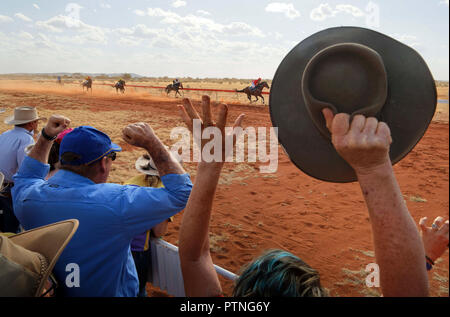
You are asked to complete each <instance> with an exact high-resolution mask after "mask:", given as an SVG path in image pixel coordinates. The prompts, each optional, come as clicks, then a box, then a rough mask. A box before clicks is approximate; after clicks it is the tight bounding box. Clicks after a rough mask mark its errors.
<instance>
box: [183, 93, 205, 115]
mask: <svg viewBox="0 0 450 317" xmlns="http://www.w3.org/2000/svg"><path fill="white" fill-rule="evenodd" d="M183 105H184V109H185V110H186V112H187V114H188V115H189V117H190V118H191V120H194V119H198V120H201V118H200V116H199V115H198V112H197V110H195V108H194V106H193V105H192V103H191V100H189V99H188V98H184V99H183Z"/></svg>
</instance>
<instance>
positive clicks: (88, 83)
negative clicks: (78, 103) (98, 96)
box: [81, 78, 92, 93]
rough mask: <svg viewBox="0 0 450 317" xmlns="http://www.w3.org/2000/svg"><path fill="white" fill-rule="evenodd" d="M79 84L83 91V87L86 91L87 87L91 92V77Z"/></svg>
mask: <svg viewBox="0 0 450 317" xmlns="http://www.w3.org/2000/svg"><path fill="white" fill-rule="evenodd" d="M81 86H82V87H83V91H84V88H86V91H87V92H88V91H89V89H90V90H91V93H92V79H91V78H88V79H86V80H85V81H84V82H83V83H82V84H81Z"/></svg>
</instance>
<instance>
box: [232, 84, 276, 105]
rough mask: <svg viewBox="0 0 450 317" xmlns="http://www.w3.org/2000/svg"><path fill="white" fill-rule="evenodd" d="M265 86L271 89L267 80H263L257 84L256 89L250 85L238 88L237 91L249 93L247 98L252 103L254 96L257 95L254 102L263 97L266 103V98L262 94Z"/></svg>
mask: <svg viewBox="0 0 450 317" xmlns="http://www.w3.org/2000/svg"><path fill="white" fill-rule="evenodd" d="M264 88H267V89H270V87H269V85H268V84H267V82H265V81H263V82H261V83H259V84H258V86H256V87H255V88H254V89H251V88H250V87H246V88H244V89H242V90H237V89H236V92H243V93H246V94H247V98H248V100H250V103H252V102H253V101H252V96H255V97H256V100H255V101H254V102H257V101H258V100H259V99H258V97H261V98H262V100H263V104H265V100H264V97H263V96H262V91H263V89H264Z"/></svg>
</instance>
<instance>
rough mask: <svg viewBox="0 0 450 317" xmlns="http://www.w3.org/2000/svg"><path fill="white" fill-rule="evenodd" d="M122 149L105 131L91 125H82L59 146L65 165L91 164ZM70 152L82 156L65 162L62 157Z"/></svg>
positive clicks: (62, 162) (60, 155) (62, 161)
mask: <svg viewBox="0 0 450 317" xmlns="http://www.w3.org/2000/svg"><path fill="white" fill-rule="evenodd" d="M121 151H122V148H121V147H120V146H118V145H117V144H114V143H112V142H111V139H110V138H109V136H107V135H106V134H105V133H103V132H101V131H99V130H97V129H95V128H93V127H90V126H81V127H78V128H76V129H74V130H73V131H72V132H70V133H69V134H67V135H66V136H65V137H64V138H63V140H62V142H61V146H60V148H59V158H60V161H61V164H63V165H89V164H91V163H94V162H95V161H98V160H99V159H101V158H102V157H104V156H106V155H108V154H109V153H111V152H121ZM69 152H70V153H74V154H76V155H78V156H80V158H79V159H76V160H73V161H71V162H65V161H64V160H62V159H61V157H62V155H63V154H64V153H69Z"/></svg>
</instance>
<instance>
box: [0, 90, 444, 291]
mask: <svg viewBox="0 0 450 317" xmlns="http://www.w3.org/2000/svg"><path fill="white" fill-rule="evenodd" d="M108 88H109V87H108ZM108 88H105V89H103V88H102V89H96V88H95V86H94V93H93V94H90V93H88V94H87V93H83V92H82V91H81V88H80V87H77V86H64V87H58V86H56V85H55V84H46V85H44V84H39V85H38V84H33V83H31V82H13V81H0V109H1V108H4V109H5V110H6V112H5V113H2V114H0V119H1V120H0V133H2V132H4V131H6V130H7V129H9V126H7V125H5V124H4V123H3V120H4V118H5V117H6V116H8V115H11V114H12V113H13V109H14V107H16V106H22V105H32V106H36V107H38V110H39V113H40V115H44V116H50V115H51V114H54V113H58V114H62V115H65V116H67V117H69V118H71V119H72V126H79V125H92V126H94V127H96V128H98V129H101V130H103V131H104V132H106V133H107V134H108V135H110V136H111V138H112V140H113V142H116V143H118V144H120V145H121V146H122V147H123V148H124V152H123V153H120V155H119V156H118V160H117V161H116V162H115V165H114V168H113V170H112V172H111V176H110V181H111V182H116V183H121V182H124V181H125V180H127V179H128V178H130V177H132V176H134V175H136V174H137V171H136V170H135V169H134V162H135V160H136V158H138V157H139V156H140V155H141V154H142V151H141V150H138V149H135V148H132V147H130V146H128V145H126V144H125V143H124V142H123V141H122V139H121V129H122V128H123V127H125V126H126V125H127V124H129V123H134V122H139V121H145V122H147V123H149V124H150V125H151V126H152V127H153V129H154V130H155V131H156V133H157V134H158V136H159V137H160V138H161V139H162V140H163V142H165V143H166V144H169V145H170V144H173V143H174V142H175V141H174V140H171V139H170V131H171V129H172V128H174V127H176V126H183V124H182V122H181V120H180V118H179V115H178V111H177V109H176V105H177V104H178V103H180V102H181V100H180V99H174V98H167V97H165V96H163V95H159V94H156V95H150V94H149V93H148V92H146V91H135V92H128V93H127V94H126V95H124V96H117V95H116V94H115V91H113V90H112V88H111V89H108ZM439 99H446V100H448V88H440V89H439ZM225 101H226V100H225ZM231 101H232V100H231ZM229 105H230V111H229V121H230V122H232V121H234V119H235V118H236V117H237V116H238V115H239V114H240V113H245V114H246V118H245V122H244V126H254V127H270V126H271V121H270V115H269V110H268V107H263V106H261V105H258V106H256V105H246V104H237V103H233V102H229ZM195 167H196V164H195V163H186V164H185V168H186V169H187V170H188V171H189V172H190V173H191V175H192V176H193V177H195ZM259 167H260V163H227V164H226V165H225V168H224V172H223V175H222V176H221V180H220V185H219V188H218V191H217V196H216V199H215V204H214V211H213V216H212V222H211V228H210V231H211V233H210V235H211V249H212V256H213V260H214V262H215V263H216V264H218V265H220V266H222V267H224V268H226V269H228V270H230V271H232V272H235V273H238V272H239V268H240V267H241V266H242V265H243V264H245V263H247V262H249V261H250V260H251V259H252V258H253V257H255V256H257V255H259V254H260V253H261V252H262V251H263V250H266V249H270V248H281V249H285V250H288V251H290V252H292V253H294V254H296V255H298V256H299V257H301V258H302V259H303V260H304V261H306V262H307V263H309V264H310V265H311V266H312V267H314V268H316V269H317V270H318V271H319V272H320V274H321V280H322V283H323V285H324V286H325V287H326V288H327V289H328V290H329V291H330V294H331V296H379V295H380V289H370V288H367V287H366V285H365V278H366V276H367V273H366V272H365V267H366V266H367V265H368V264H369V263H373V262H375V258H374V253H373V246H372V237H371V230H370V223H369V218H368V212H367V210H366V207H365V204H364V201H363V197H362V195H361V192H360V189H359V186H358V184H355V183H354V184H344V185H342V184H330V183H325V182H321V181H318V180H315V179H313V178H311V177H309V176H307V175H305V174H303V173H302V172H301V171H299V170H298V169H297V168H296V167H295V166H294V165H293V164H292V163H290V161H289V159H288V158H287V157H286V155H285V154H284V153H283V151H282V150H281V149H280V151H279V167H278V171H277V172H276V173H274V174H261V173H259ZM395 172H396V175H397V178H398V180H399V183H400V186H401V189H402V192H403V194H404V198H405V201H406V202H407V205H408V208H409V210H410V212H411V214H412V216H413V218H414V220H415V221H416V222H418V221H419V219H420V218H421V217H423V216H427V217H428V218H429V220H433V219H434V218H435V217H437V216H444V217H445V218H446V219H448V216H449V178H448V177H449V126H448V104H440V105H439V107H438V111H437V113H436V117H435V120H434V122H433V123H432V124H431V125H430V127H429V130H428V131H427V133H426V135H425V136H424V138H423V139H422V140H421V142H420V143H419V144H418V145H417V147H416V148H415V149H414V150H413V151H412V152H411V153H410V154H409V155H408V156H407V157H406V158H405V159H404V160H403V161H401V162H400V163H399V164H397V165H396V166H395ZM181 218H182V215H181V214H180V215H177V216H176V217H175V221H174V223H172V224H171V225H170V227H169V233H168V234H167V236H166V237H165V239H166V240H167V241H169V242H170V243H173V244H177V243H178V231H179V226H180V222H181ZM448 277H449V253H448V251H447V252H446V253H445V254H444V256H443V257H442V258H441V259H440V260H438V261H437V265H436V266H435V268H434V269H433V270H432V271H431V272H430V273H429V280H430V285H431V287H430V290H431V295H432V296H448V295H449V293H448V289H449V282H448ZM223 286H224V292H225V295H227V296H228V295H231V289H232V285H231V283H230V282H227V281H223ZM148 290H149V291H150V295H151V296H165V293H164V292H161V291H159V290H157V289H155V288H152V287H150V286H149V287H148Z"/></svg>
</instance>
